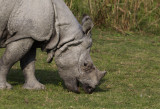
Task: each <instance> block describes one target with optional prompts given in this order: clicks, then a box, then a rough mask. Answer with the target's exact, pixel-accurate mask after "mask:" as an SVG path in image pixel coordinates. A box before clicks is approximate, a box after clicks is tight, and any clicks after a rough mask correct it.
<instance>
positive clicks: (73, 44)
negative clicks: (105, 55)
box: [0, 0, 106, 93]
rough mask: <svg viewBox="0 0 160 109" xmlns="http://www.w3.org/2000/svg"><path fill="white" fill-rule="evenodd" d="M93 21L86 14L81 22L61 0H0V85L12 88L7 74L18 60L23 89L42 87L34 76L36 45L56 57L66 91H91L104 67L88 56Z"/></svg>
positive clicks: (102, 73)
mask: <svg viewBox="0 0 160 109" xmlns="http://www.w3.org/2000/svg"><path fill="white" fill-rule="evenodd" d="M92 28H93V22H92V20H91V18H90V17H89V16H88V15H85V16H84V17H83V19H82V24H80V23H79V22H78V21H77V19H76V18H75V16H74V15H73V13H72V12H71V11H70V9H69V8H68V7H67V5H66V4H65V2H64V1H63V0H0V47H1V48H6V49H5V52H4V54H3V55H2V57H1V59H0V89H11V88H12V86H11V85H10V84H9V83H8V82H7V80H6V76H7V73H8V72H9V70H10V69H11V67H12V66H13V65H14V64H15V63H16V62H17V61H20V66H21V69H22V70H23V73H24V77H25V83H24V85H23V88H24V89H44V88H45V86H44V85H43V84H41V83H40V82H39V81H38V80H37V79H36V77H35V57H36V48H41V49H42V51H44V52H47V53H48V58H47V62H49V63H50V62H52V59H53V57H54V58H55V62H56V65H57V67H58V71H59V75H60V77H61V78H62V79H63V81H64V83H65V86H66V87H67V89H68V90H69V91H72V92H75V93H80V91H79V85H78V84H79V83H81V84H82V87H83V89H84V91H85V92H86V93H92V92H93V91H94V89H95V88H96V86H97V85H98V84H99V82H100V80H101V79H102V78H103V77H104V75H105V73H106V72H105V71H99V70H98V69H97V68H96V67H95V66H94V65H93V62H92V60H91V57H90V54H89V53H90V49H91V46H92V38H91V30H92Z"/></svg>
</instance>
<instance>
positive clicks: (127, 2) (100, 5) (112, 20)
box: [65, 0, 160, 34]
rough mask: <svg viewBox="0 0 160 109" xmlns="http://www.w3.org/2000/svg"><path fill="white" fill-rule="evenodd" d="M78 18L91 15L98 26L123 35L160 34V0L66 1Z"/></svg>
mask: <svg viewBox="0 0 160 109" xmlns="http://www.w3.org/2000/svg"><path fill="white" fill-rule="evenodd" d="M65 1H66V3H67V5H68V6H69V7H70V8H71V10H72V11H73V13H74V14H75V15H76V16H77V18H79V19H80V18H81V16H82V15H83V14H84V13H87V14H89V15H90V16H91V17H92V19H93V20H94V22H95V24H96V26H97V25H98V26H101V27H106V28H109V29H114V30H117V31H118V32H121V33H123V34H125V33H128V32H131V31H138V32H147V33H154V34H155V33H156V34H159V33H160V31H159V30H160V1H159V0H65Z"/></svg>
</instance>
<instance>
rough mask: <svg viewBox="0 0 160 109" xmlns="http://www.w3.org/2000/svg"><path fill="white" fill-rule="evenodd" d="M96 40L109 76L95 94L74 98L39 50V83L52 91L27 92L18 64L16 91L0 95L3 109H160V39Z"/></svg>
mask: <svg viewBox="0 0 160 109" xmlns="http://www.w3.org/2000/svg"><path fill="white" fill-rule="evenodd" d="M92 37H93V47H92V50H91V56H92V59H93V61H94V64H95V65H96V66H97V67H98V68H99V69H100V70H107V71H108V74H107V75H106V76H105V77H104V78H103V80H102V81H101V85H100V86H99V87H97V89H96V90H95V92H94V93H93V94H91V95H88V94H85V93H84V92H83V91H82V89H81V92H82V93H81V94H74V93H71V92H68V91H67V89H66V88H65V87H64V84H63V81H62V80H61V79H60V77H59V75H58V71H57V67H56V65H55V63H54V62H53V63H52V64H47V63H46V57H47V56H46V54H45V53H42V52H41V51H40V49H38V50H37V62H36V77H37V78H38V80H39V81H40V82H41V83H43V84H45V85H46V90H41V91H34V90H33V91H30V90H24V89H22V88H21V87H22V85H23V83H24V77H23V75H22V71H21V70H20V67H19V63H17V64H16V65H14V66H13V68H12V70H11V72H10V73H9V75H8V80H9V83H11V84H12V85H13V86H14V88H13V90H2V91H0V109H14V108H16V109H18V108H19V109H23V108H25V109H34V108H36V109H55V108H57V109H110V108H111V109H112V108H113V109H159V107H160V102H159V100H160V37H159V36H152V35H138V34H133V35H129V36H123V35H120V34H118V33H113V32H104V31H100V30H99V29H96V30H94V31H93V36H92ZM3 51H4V50H3V49H1V51H0V53H1V55H2V53H3Z"/></svg>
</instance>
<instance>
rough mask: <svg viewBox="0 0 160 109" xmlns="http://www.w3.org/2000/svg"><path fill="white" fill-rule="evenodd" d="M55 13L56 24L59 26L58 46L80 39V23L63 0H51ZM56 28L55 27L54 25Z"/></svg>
mask: <svg viewBox="0 0 160 109" xmlns="http://www.w3.org/2000/svg"><path fill="white" fill-rule="evenodd" d="M52 1H53V4H54V8H55V10H54V11H56V12H55V14H57V16H56V17H57V19H56V20H57V21H56V22H57V23H58V24H57V26H58V28H59V36H60V41H59V44H58V46H57V47H58V48H59V47H61V46H62V45H64V44H65V43H67V42H70V41H72V40H76V39H80V38H81V37H82V29H81V25H80V24H79V22H78V21H77V19H76V18H75V16H74V15H73V13H72V12H71V11H70V9H69V8H68V7H67V5H66V4H65V3H64V1H63V0H52ZM56 28H57V27H56Z"/></svg>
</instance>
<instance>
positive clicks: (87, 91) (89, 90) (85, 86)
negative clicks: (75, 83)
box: [82, 84, 95, 94]
mask: <svg viewBox="0 0 160 109" xmlns="http://www.w3.org/2000/svg"><path fill="white" fill-rule="evenodd" d="M82 87H83V89H84V91H85V92H86V93H88V94H92V93H93V91H94V90H95V88H92V87H91V86H89V85H87V84H84V85H83V86H82Z"/></svg>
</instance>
